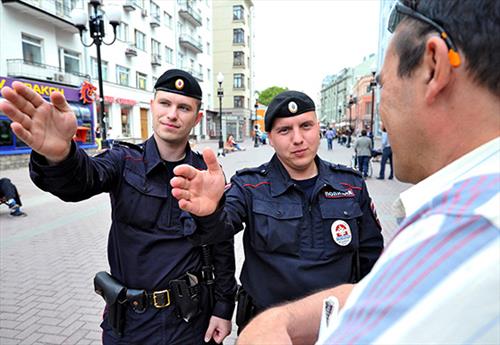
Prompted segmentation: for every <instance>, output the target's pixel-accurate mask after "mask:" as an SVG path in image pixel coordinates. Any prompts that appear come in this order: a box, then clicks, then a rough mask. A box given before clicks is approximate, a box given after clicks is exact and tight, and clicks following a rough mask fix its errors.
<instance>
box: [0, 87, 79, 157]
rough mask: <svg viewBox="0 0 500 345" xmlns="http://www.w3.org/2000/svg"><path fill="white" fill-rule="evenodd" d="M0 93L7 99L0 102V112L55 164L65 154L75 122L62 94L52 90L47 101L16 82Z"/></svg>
mask: <svg viewBox="0 0 500 345" xmlns="http://www.w3.org/2000/svg"><path fill="white" fill-rule="evenodd" d="M2 96H3V97H4V98H5V99H6V101H4V102H1V103H0V111H2V112H3V113H5V114H6V115H7V116H8V117H9V118H10V119H11V120H12V124H11V125H10V126H11V128H12V131H13V132H14V134H15V135H16V136H17V137H18V138H19V139H21V140H22V141H24V142H25V143H26V144H27V145H29V146H30V147H31V148H32V149H33V150H35V151H36V152H38V153H39V154H41V155H43V156H45V157H46V158H47V160H48V161H49V162H52V163H57V162H60V161H62V160H64V159H65V158H66V157H67V156H68V154H69V151H70V149H71V140H72V138H73V136H74V135H75V133H76V128H77V122H76V117H75V113H74V112H73V110H72V109H71V108H70V106H69V105H68V103H67V102H66V99H65V98H64V96H63V95H62V94H60V93H59V92H53V93H52V94H51V95H50V100H51V102H52V103H49V102H47V101H45V100H44V99H43V98H42V97H41V96H40V95H39V94H37V93H36V92H34V91H33V90H31V89H30V88H29V87H27V86H26V85H24V84H23V83H21V82H17V81H15V82H13V83H12V88H10V87H5V88H3V89H2Z"/></svg>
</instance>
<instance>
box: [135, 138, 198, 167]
mask: <svg viewBox="0 0 500 345" xmlns="http://www.w3.org/2000/svg"><path fill="white" fill-rule="evenodd" d="M144 162H145V164H146V174H149V173H150V172H151V171H152V170H153V169H155V168H156V167H157V166H158V165H163V160H162V158H161V156H160V152H159V151H158V145H157V144H156V140H155V138H154V136H151V137H150V138H149V139H148V140H146V142H145V143H144ZM184 162H185V163H186V164H189V165H193V154H192V151H191V146H190V145H189V142H188V143H187V144H186V156H185V158H184Z"/></svg>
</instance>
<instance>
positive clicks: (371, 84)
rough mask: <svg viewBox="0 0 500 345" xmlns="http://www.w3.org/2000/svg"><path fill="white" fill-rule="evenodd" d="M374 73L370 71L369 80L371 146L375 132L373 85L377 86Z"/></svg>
mask: <svg viewBox="0 0 500 345" xmlns="http://www.w3.org/2000/svg"><path fill="white" fill-rule="evenodd" d="M375 73H376V71H372V80H371V81H370V90H371V92H372V112H371V116H370V132H371V139H372V147H373V137H374V135H375V133H374V132H373V114H374V109H375V87H376V86H377V82H376V81H375Z"/></svg>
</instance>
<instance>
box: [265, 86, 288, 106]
mask: <svg viewBox="0 0 500 345" xmlns="http://www.w3.org/2000/svg"><path fill="white" fill-rule="evenodd" d="M286 90H288V88H286V87H284V88H283V87H280V86H271V87H268V88H267V89H265V90H263V91H262V92H259V103H261V104H264V105H269V103H271V100H272V99H273V98H274V96H276V95H278V94H280V93H282V92H283V91H286Z"/></svg>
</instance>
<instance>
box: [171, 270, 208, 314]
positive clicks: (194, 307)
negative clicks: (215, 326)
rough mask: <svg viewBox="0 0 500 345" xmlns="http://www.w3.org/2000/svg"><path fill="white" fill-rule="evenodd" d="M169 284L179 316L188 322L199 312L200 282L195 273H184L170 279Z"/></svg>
mask: <svg viewBox="0 0 500 345" xmlns="http://www.w3.org/2000/svg"><path fill="white" fill-rule="evenodd" d="M169 286H170V291H171V292H172V294H171V297H172V299H173V301H174V305H175V310H176V313H177V316H178V317H179V318H181V319H183V320H184V321H186V322H189V321H191V320H192V319H193V318H194V317H195V316H197V315H199V314H200V313H201V307H200V284H199V283H198V278H197V277H196V276H195V275H193V274H191V273H186V274H185V275H183V276H182V277H180V278H179V279H174V280H171V281H170V283H169Z"/></svg>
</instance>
